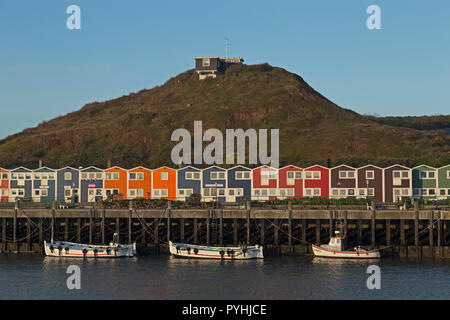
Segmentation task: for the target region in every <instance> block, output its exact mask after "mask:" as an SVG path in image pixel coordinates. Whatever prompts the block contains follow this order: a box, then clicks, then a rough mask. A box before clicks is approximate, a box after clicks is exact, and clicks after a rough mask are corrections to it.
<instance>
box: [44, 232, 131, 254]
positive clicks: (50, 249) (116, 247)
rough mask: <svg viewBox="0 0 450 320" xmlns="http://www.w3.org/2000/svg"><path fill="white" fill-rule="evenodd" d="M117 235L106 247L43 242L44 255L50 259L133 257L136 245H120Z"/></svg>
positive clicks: (64, 242)
mask: <svg viewBox="0 0 450 320" xmlns="http://www.w3.org/2000/svg"><path fill="white" fill-rule="evenodd" d="M116 239H117V234H116V233H115V234H114V237H113V242H111V243H110V244H109V246H108V245H93V244H81V243H74V242H67V241H51V242H47V241H44V249H45V255H47V256H50V257H71V258H102V259H105V258H121V257H134V256H135V255H136V243H133V244H120V243H118V241H115V240H116Z"/></svg>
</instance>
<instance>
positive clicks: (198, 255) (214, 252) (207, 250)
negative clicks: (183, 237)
mask: <svg viewBox="0 0 450 320" xmlns="http://www.w3.org/2000/svg"><path fill="white" fill-rule="evenodd" d="M169 249H170V253H171V254H172V255H174V256H177V257H183V258H194V259H221V260H248V259H262V258H264V255H263V247H262V246H249V247H247V249H246V250H245V252H244V251H243V250H242V248H240V247H208V246H197V245H192V244H185V243H173V242H171V241H170V242H169Z"/></svg>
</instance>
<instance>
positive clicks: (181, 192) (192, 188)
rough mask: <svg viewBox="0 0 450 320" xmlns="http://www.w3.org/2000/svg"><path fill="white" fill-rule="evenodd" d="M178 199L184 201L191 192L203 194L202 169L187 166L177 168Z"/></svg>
mask: <svg viewBox="0 0 450 320" xmlns="http://www.w3.org/2000/svg"><path fill="white" fill-rule="evenodd" d="M177 176H178V177H177V178H178V179H177V183H178V185H177V200H180V201H184V200H186V199H187V198H188V197H189V196H190V195H191V194H193V193H197V194H200V195H201V194H202V171H201V170H200V169H198V168H194V167H191V166H187V167H184V168H181V169H178V170H177Z"/></svg>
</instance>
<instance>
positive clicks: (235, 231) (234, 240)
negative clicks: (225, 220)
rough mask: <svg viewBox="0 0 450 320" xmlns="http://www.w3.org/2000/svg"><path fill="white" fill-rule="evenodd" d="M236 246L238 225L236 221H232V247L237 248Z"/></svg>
mask: <svg viewBox="0 0 450 320" xmlns="http://www.w3.org/2000/svg"><path fill="white" fill-rule="evenodd" d="M237 244H238V224H237V219H236V218H234V219H233V245H235V246H237Z"/></svg>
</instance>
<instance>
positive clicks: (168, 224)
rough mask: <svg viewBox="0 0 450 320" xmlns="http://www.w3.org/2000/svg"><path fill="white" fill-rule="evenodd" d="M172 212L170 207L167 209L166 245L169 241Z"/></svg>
mask: <svg viewBox="0 0 450 320" xmlns="http://www.w3.org/2000/svg"><path fill="white" fill-rule="evenodd" d="M169 203H170V201H169ZM171 215H172V210H171V209H170V207H169V208H168V209H167V243H169V241H171V237H170V236H171V235H170V232H171V224H172V217H171Z"/></svg>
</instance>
